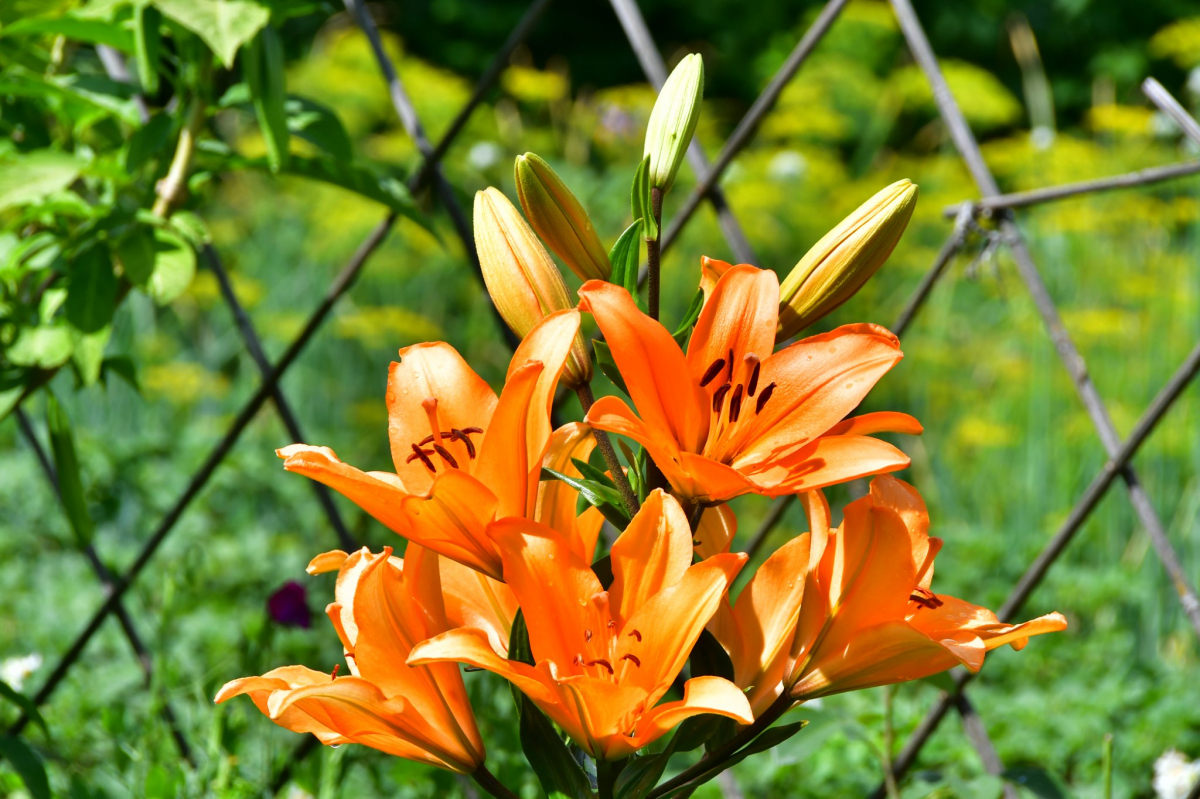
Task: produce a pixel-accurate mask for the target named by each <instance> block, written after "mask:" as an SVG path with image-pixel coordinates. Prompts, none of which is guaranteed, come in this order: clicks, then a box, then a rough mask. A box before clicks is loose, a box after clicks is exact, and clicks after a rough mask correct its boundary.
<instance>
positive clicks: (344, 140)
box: [287, 95, 354, 162]
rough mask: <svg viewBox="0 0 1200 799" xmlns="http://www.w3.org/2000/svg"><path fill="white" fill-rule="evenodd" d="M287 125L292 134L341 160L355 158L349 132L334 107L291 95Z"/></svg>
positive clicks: (347, 160)
mask: <svg viewBox="0 0 1200 799" xmlns="http://www.w3.org/2000/svg"><path fill="white" fill-rule="evenodd" d="M287 126H288V130H290V131H291V132H292V135H293V136H299V137H300V138H301V139H304V140H305V141H307V142H308V143H309V144H312V145H314V146H316V147H319V148H321V149H322V150H324V151H325V152H327V153H329V155H331V156H333V157H334V158H335V159H337V160H338V161H344V162H349V161H351V160H353V159H354V146H353V144H351V142H350V134H348V133H347V132H346V128H345V126H344V125H342V120H341V119H339V118H338V115H337V114H336V113H335V112H334V111H333V109H331V108H329V107H328V106H324V105H321V104H320V103H318V102H315V101H313V100H309V99H308V98H306V97H296V96H295V95H292V96H290V97H288V98H287Z"/></svg>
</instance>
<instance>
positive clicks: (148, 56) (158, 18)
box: [133, 5, 162, 96]
mask: <svg viewBox="0 0 1200 799" xmlns="http://www.w3.org/2000/svg"><path fill="white" fill-rule="evenodd" d="M133 22H134V25H133V45H134V55H135V56H136V60H137V72H138V80H139V81H140V82H141V84H142V91H144V92H145V93H146V94H149V95H152V96H153V95H155V94H158V60H159V56H160V54H161V53H162V31H161V30H160V27H159V26H160V25H161V24H162V12H160V11H159V10H158V9H157V8H155V7H154V6H152V5H139V6H136V7H135V8H134V9H133Z"/></svg>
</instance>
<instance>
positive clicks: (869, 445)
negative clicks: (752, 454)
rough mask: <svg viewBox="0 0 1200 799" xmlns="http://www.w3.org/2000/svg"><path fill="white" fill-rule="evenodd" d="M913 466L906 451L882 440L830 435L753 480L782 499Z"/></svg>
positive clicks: (755, 476)
mask: <svg viewBox="0 0 1200 799" xmlns="http://www.w3.org/2000/svg"><path fill="white" fill-rule="evenodd" d="M910 463H911V461H910V459H909V457H908V456H907V455H905V454H904V453H903V452H902V451H900V450H899V449H897V448H896V447H894V446H892V445H891V444H889V443H888V442H886V441H882V440H880V439H878V438H871V437H870V436H830V437H822V438H818V439H817V440H816V441H814V442H813V443H811V444H809V445H808V446H807V447H805V448H804V449H802V450H800V451H798V452H796V453H794V454H792V455H789V456H787V457H786V458H780V459H779V460H777V461H776V462H775V463H774V464H772V465H771V467H770V468H767V469H761V470H757V471H755V472H753V473H752V474H751V475H750V479H752V480H753V481H754V482H755V483H756V484H757V485H758V486H759V487H760V489H761V491H762V493H764V494H767V495H769V496H782V495H784V494H798V493H800V492H802V491H812V490H814V489H817V488H825V487H826V486H831V485H836V484H838V483H844V482H846V481H847V480H854V479H857V478H859V477H867V476H870V475H873V474H883V473H886V472H894V471H898V470H900V469H905V468H907V467H908V465H909V464H910Z"/></svg>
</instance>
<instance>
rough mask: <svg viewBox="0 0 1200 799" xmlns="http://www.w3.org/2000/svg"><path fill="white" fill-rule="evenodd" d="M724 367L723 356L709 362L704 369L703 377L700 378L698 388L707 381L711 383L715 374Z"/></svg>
mask: <svg viewBox="0 0 1200 799" xmlns="http://www.w3.org/2000/svg"><path fill="white" fill-rule="evenodd" d="M724 368H725V359H724V358H717V359H716V360H715V361H713V362H712V363H711V364H709V365H708V368H707V369H705V370H704V377H702V378H700V388H704V387H705V386H707V385H708V384H709V383H711V382H712V381H713V380H715V379H716V377H717V375H718V374H719V373H720V371H721V370H722V369H724Z"/></svg>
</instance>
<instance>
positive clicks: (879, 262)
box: [775, 179, 917, 341]
mask: <svg viewBox="0 0 1200 799" xmlns="http://www.w3.org/2000/svg"><path fill="white" fill-rule="evenodd" d="M916 204H917V186H916V184H915V183H913V182H912V181H910V180H907V179H905V180H899V181H896V182H895V183H893V184H892V185H890V186H888V187H887V188H886V189H884V190H883V191H880V192H879V193H878V194H876V195H875V196H874V197H872V198H871V199H869V200H867V201H866V202H865V203H863V204H862V205H861V206H859V208H858V210H856V211H855V212H854V213H852V214H850V216H848V217H846V218H845V219H843V220H842V222H841V224H839V225H838V226H837V227H835V228H834V229H833V230H831V231H829V232H828V233H826V234H825V235H824V236H823V237H822V238H821V240H820V241H818V242H817V243H816V244H814V245H813V246H812V249H810V250H809V251H808V252H807V253H805V255H804V257H803V258H801V259H800V263H798V264H796V267H795V268H794V269H793V270H792V273H791V274H790V275H788V276H787V279H786V280H784V281H783V285H781V286H780V287H779V329H778V330H777V331H776V334H775V339H776V341H784V340H786V339H789V338H791V337H792V336H794V335H796V334H797V333H799V332H800V331H801V330H803V329H804V328H806V327H808V326H809V325H811V324H812V323H813V322H816V321H817V320H818V319H820V318H821V317H823V316H825V315H826V314H828V313H830V312H831V311H833V310H834V309H835V308H837V307H838V306H839V305H841V304H842V303H843V302H845V301H846V300H848V299H850V298H851V297H853V296H854V295H855V293H857V292H858V290H859V289H860V288H862V286H863V284H864V283H866V282H867V279H868V278H870V277H871V275H873V274H875V272H876V271H877V270H878V269H879V267H881V266H883V262H884V261H886V260H887V259H888V256H889V255H891V254H892V250H893V249H895V247H896V243H897V242H899V241H900V236H901V235H902V234H903V233H904V229H905V228H906V227H908V220H909V219H911V218H912V213H913V208H914V207H916Z"/></svg>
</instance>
